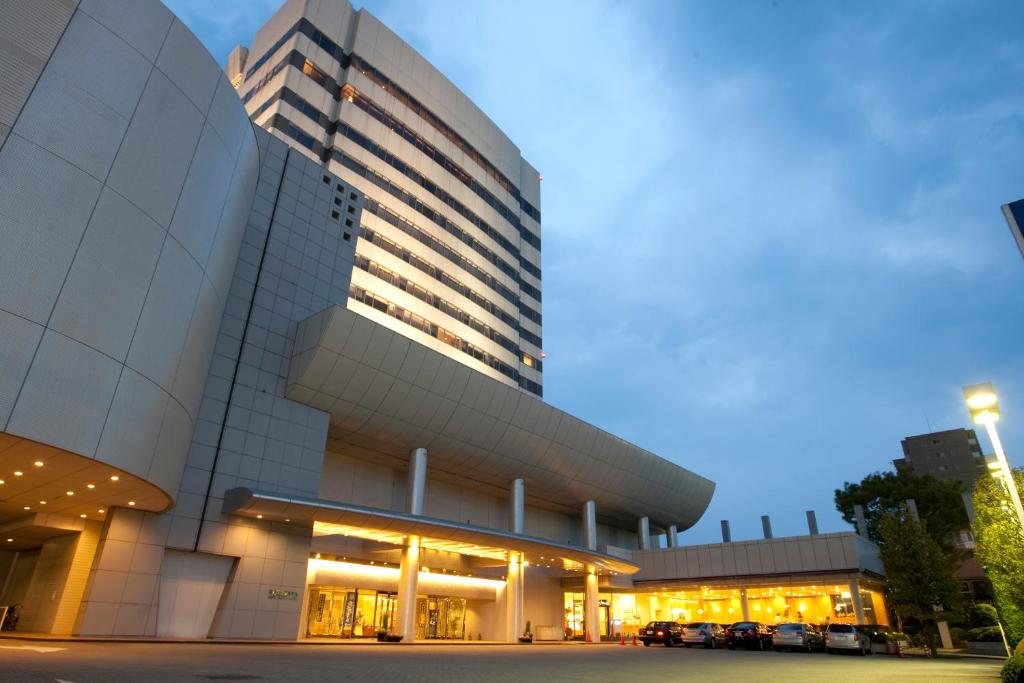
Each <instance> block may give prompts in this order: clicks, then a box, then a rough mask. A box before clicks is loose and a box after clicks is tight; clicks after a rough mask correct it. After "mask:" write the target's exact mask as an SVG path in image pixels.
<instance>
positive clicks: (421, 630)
mask: <svg viewBox="0 0 1024 683" xmlns="http://www.w3.org/2000/svg"><path fill="white" fill-rule="evenodd" d="M416 637H417V638H418V639H431V640H462V639H464V638H465V637H466V599H465V598H453V597H448V596H443V595H428V596H422V595H421V596H420V597H419V598H417V600H416Z"/></svg>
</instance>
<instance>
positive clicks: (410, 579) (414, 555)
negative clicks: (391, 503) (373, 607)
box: [393, 536, 420, 643]
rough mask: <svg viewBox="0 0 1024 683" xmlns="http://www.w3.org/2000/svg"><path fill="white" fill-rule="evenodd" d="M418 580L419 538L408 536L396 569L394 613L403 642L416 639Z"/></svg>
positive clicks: (397, 631) (396, 630)
mask: <svg viewBox="0 0 1024 683" xmlns="http://www.w3.org/2000/svg"><path fill="white" fill-rule="evenodd" d="M419 580H420V539H419V538H418V537H416V536H410V537H409V540H408V545H406V546H405V547H403V548H402V564H401V566H400V568H399V571H398V610H397V614H396V615H395V616H396V618H397V620H398V628H397V629H393V631H394V632H395V633H398V634H401V636H402V642H403V643H411V642H412V641H413V640H415V639H416V593H417V590H418V587H419Z"/></svg>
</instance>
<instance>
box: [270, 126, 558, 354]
mask: <svg viewBox="0 0 1024 683" xmlns="http://www.w3.org/2000/svg"><path fill="white" fill-rule="evenodd" d="M264 125H266V126H267V127H272V128H276V129H278V130H281V131H282V132H284V133H285V134H286V135H288V136H289V137H291V138H292V139H295V140H297V141H298V142H300V143H301V144H302V145H303V146H305V147H306V148H308V150H310V151H311V152H312V153H313V154H315V155H316V156H318V157H322V158H324V159H330V158H331V157H332V156H334V157H336V158H338V159H340V161H341V164H342V166H344V167H345V168H347V169H349V170H350V171H353V172H355V173H356V174H358V175H359V176H361V177H364V178H367V179H368V180H370V181H371V182H373V183H374V184H376V185H378V186H379V187H381V188H383V189H385V190H387V191H388V193H389V194H391V195H393V196H394V197H396V198H398V199H400V200H401V201H402V202H404V203H406V204H408V205H409V206H411V207H413V208H414V209H416V210H417V211H419V212H420V213H422V214H424V215H425V216H427V217H428V218H430V219H431V220H433V221H434V222H435V223H437V224H438V225H440V226H441V227H443V228H444V229H446V230H447V231H449V232H452V233H453V234H456V236H457V237H459V238H461V239H462V240H463V241H464V242H466V244H468V245H470V246H471V247H473V248H474V249H475V250H476V251H477V252H478V253H481V254H483V255H484V256H492V257H494V261H493V262H494V263H495V264H496V265H498V266H499V267H501V268H502V269H503V270H505V271H506V272H508V273H509V274H510V275H512V276H513V278H517V275H518V273H516V272H515V270H514V269H512V267H511V266H510V265H508V264H507V263H505V262H504V261H502V260H501V259H499V258H497V256H496V255H495V254H494V252H490V251H489V250H488V249H487V248H486V247H484V246H483V245H481V244H480V243H479V242H477V241H476V240H474V239H473V238H472V236H470V234H467V233H466V232H465V231H464V230H462V229H461V228H459V226H457V225H455V224H454V223H452V221H450V220H447V219H446V218H444V216H442V215H440V214H439V213H437V212H435V211H433V209H431V208H430V207H427V206H426V205H424V204H423V203H422V202H420V201H419V200H417V199H416V198H415V197H413V196H412V195H410V194H409V193H407V191H404V190H403V189H401V188H400V187H398V186H397V185H395V184H393V183H391V181H389V180H388V179H387V178H385V177H384V176H382V175H380V174H379V173H377V172H375V171H373V170H372V169H370V168H367V167H366V166H364V165H362V164H360V163H359V162H358V161H356V160H354V159H352V158H351V157H349V156H348V155H345V154H343V153H340V152H339V151H337V150H333V151H328V150H326V148H325V147H324V145H323V144H321V143H319V142H318V141H316V140H314V139H313V137H312V136H311V135H309V134H308V133H305V132H303V131H302V130H300V129H299V128H297V127H296V126H295V124H293V123H291V122H290V121H289V120H288V119H286V118H285V117H284V116H282V115H280V114H274V115H273V116H272V117H270V119H269V120H268V121H267V122H266V123H265V124H264ZM364 210H365V211H369V212H370V213H374V214H376V215H379V216H381V217H382V218H384V219H385V220H387V221H388V222H389V223H391V224H393V225H395V226H396V227H399V228H401V229H403V230H404V231H407V232H410V230H409V229H407V225H408V226H409V228H412V229H415V230H416V231H417V232H418V233H419V234H416V236H414V237H417V238H418V239H420V238H419V236H420V234H425V233H423V232H422V230H419V228H416V226H415V225H413V224H412V223H409V222H408V221H404V220H403V219H401V218H400V217H399V216H397V214H394V213H393V212H391V211H388V210H387V209H386V208H384V207H383V206H382V205H381V204H380V203H378V202H375V201H373V200H371V199H370V198H367V199H366V200H365V206H364ZM410 233H411V234H412V232H410ZM422 241H423V240H422V239H421V242H422ZM435 242H436V241H435ZM436 244H437V245H438V246H443V243H440V242H436ZM431 246H433V244H431ZM444 250H445V251H442V252H441V253H444V254H445V255H447V253H449V252H451V254H452V255H453V256H454V257H455V258H452V257H450V258H452V260H454V261H456V262H457V263H460V264H461V263H462V262H465V263H467V264H470V266H471V268H470V269H472V268H475V271H474V274H475V272H477V271H478V272H479V273H480V274H481V275H482V276H483V278H485V279H486V280H487V281H489V282H490V283H494V285H495V290H496V291H497V292H499V293H500V294H502V295H503V296H506V298H507V299H509V300H510V301H512V302H513V303H515V304H516V305H517V306H518V308H519V313H520V314H521V315H522V316H523V317H525V318H526V319H529V321H532V322H534V323H536V324H537V325H543V323H542V321H543V316H542V315H541V313H540V312H539V311H537V310H534V309H532V308H530V307H529V306H527V305H526V303H525V302H523V301H522V300H521V299H519V298H518V297H516V296H515V295H514V294H512V293H511V292H509V290H508V288H506V287H504V286H503V285H501V284H500V283H498V282H497V281H496V280H495V279H494V278H492V276H490V275H488V274H486V273H483V272H482V271H479V268H477V267H476V266H474V265H472V262H471V261H469V260H468V259H464V258H463V257H462V256H459V255H458V254H456V253H455V252H453V251H452V250H451V249H450V248H447V247H444ZM438 251H440V250H438ZM503 266H504V267H503ZM517 279H518V278H517ZM519 285H520V287H528V288H530V289H532V288H531V287H530V286H529V285H527V284H526V283H523V282H522V281H520V282H519ZM507 295H511V296H507ZM517 325H518V324H517ZM519 336H520V337H521V338H522V339H524V340H525V341H527V342H529V343H530V344H534V345H535V346H537V347H538V348H541V337H539V336H538V335H536V334H534V333H532V332H529V331H528V330H524V329H521V328H520V330H519Z"/></svg>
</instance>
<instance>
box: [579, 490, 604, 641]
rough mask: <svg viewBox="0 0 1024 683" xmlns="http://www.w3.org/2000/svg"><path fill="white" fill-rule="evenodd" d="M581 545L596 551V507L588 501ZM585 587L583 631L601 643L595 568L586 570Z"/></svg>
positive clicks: (588, 636) (591, 639) (584, 510)
mask: <svg viewBox="0 0 1024 683" xmlns="http://www.w3.org/2000/svg"><path fill="white" fill-rule="evenodd" d="M583 545H584V547H586V548H587V549H588V550H597V506H596V505H595V503H594V501H592V500H588V501H587V502H586V503H584V504H583ZM586 572H587V574H586V586H585V588H584V592H583V629H584V631H586V637H587V639H588V640H590V641H592V642H595V643H598V642H600V641H601V624H600V621H599V617H600V611H601V610H600V607H599V606H598V598H597V568H596V567H587V568H586Z"/></svg>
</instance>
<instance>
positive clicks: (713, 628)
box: [683, 621, 726, 648]
mask: <svg viewBox="0 0 1024 683" xmlns="http://www.w3.org/2000/svg"><path fill="white" fill-rule="evenodd" d="M725 644H726V639H725V628H724V627H723V626H722V625H721V624H714V623H712V622H710V621H695V622H694V623H692V624H687V625H686V626H684V627H683V645H685V646H686V647H690V646H691V645H703V646H704V647H710V648H715V647H719V646H720V645H725Z"/></svg>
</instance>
